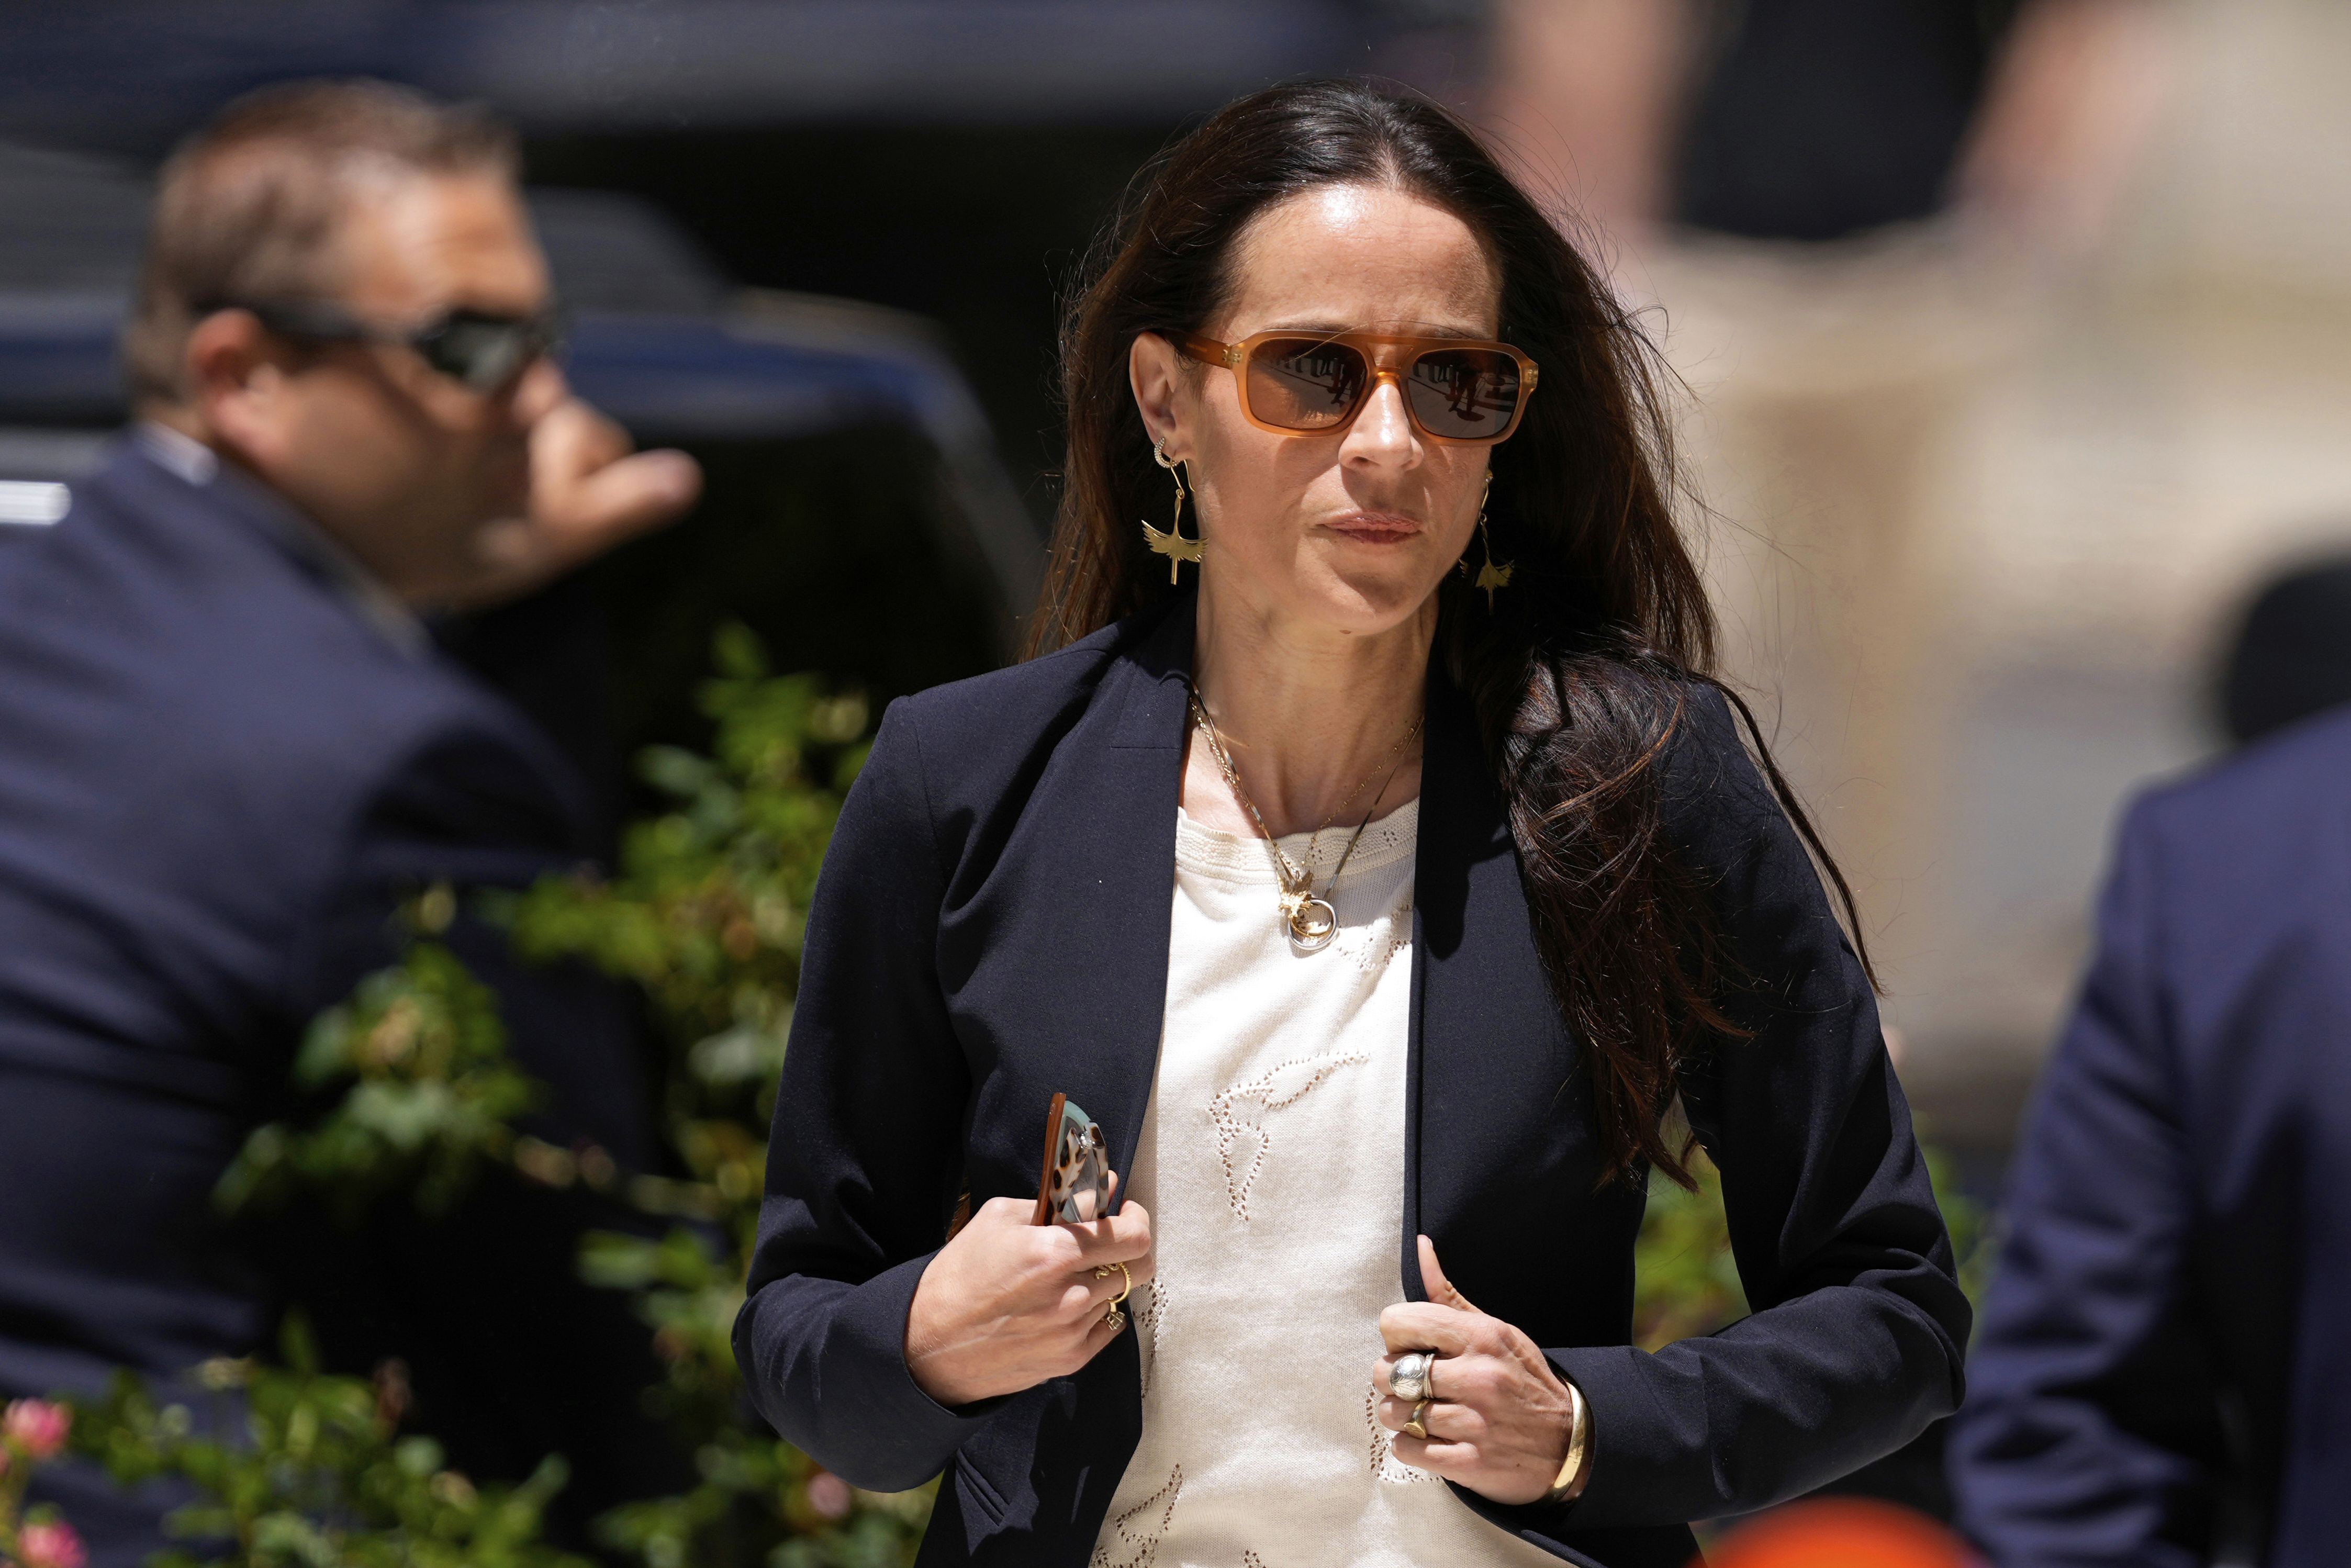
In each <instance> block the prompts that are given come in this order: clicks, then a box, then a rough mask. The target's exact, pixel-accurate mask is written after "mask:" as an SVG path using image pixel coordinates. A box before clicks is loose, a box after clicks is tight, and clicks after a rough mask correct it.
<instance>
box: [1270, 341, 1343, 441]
mask: <svg viewBox="0 0 2351 1568" xmlns="http://www.w3.org/2000/svg"><path fill="white" fill-rule="evenodd" d="M1369 375H1370V371H1369V368H1368V367H1367V366H1366V365H1365V364H1364V356H1363V355H1362V354H1361V353H1359V352H1358V351H1357V350H1353V349H1351V348H1349V347H1347V346H1346V345H1345V344H1344V343H1332V342H1327V341H1325V340H1322V339H1319V338H1275V339H1272V340H1269V341H1266V342H1263V343H1260V344H1259V345H1258V349H1257V351H1256V352H1255V353H1253V354H1251V355H1250V356H1249V412H1250V413H1253V414H1255V415H1257V417H1258V418H1259V419H1261V420H1263V421H1264V422H1265V423H1268V424H1271V425H1278V426H1280V428H1281V429H1283V430H1310V431H1311V430H1330V429H1332V428H1334V427H1336V426H1338V425H1341V424H1343V423H1346V421H1347V417H1348V416H1349V415H1350V414H1352V413H1354V412H1355V404H1356V403H1357V402H1361V401H1362V399H1363V395H1364V382H1365V381H1366V380H1367V379H1369Z"/></svg>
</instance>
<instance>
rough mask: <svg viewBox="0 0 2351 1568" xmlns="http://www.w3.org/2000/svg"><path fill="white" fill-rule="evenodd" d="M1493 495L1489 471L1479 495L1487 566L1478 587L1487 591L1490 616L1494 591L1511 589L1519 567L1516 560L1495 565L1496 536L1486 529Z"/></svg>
mask: <svg viewBox="0 0 2351 1568" xmlns="http://www.w3.org/2000/svg"><path fill="white" fill-rule="evenodd" d="M1493 493H1494V476H1493V472H1492V471H1491V470H1490V469H1489V470H1488V472H1487V475H1486V487H1485V489H1483V490H1481V491H1479V493H1478V537H1479V538H1481V539H1483V540H1484V541H1485V542H1486V565H1485V568H1484V570H1480V571H1479V573H1478V586H1479V587H1480V588H1482V589H1484V590H1485V591H1486V613H1487V614H1489V615H1491V614H1492V613H1493V612H1494V591H1495V590H1496V589H1498V588H1508V587H1510V573H1512V572H1513V571H1516V570H1518V566H1519V563H1518V562H1516V561H1514V560H1506V561H1504V562H1502V564H1501V565H1499V566H1497V565H1495V564H1494V536H1493V533H1492V532H1491V531H1490V530H1489V528H1487V527H1486V497H1489V496H1491V495H1492V494H1493ZM1462 565H1463V569H1464V570H1467V569H1468V562H1467V561H1464V562H1463V563H1462Z"/></svg>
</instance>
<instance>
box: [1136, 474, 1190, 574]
mask: <svg viewBox="0 0 2351 1568" xmlns="http://www.w3.org/2000/svg"><path fill="white" fill-rule="evenodd" d="M1151 460H1152V461H1153V462H1155V463H1156V464H1158V465H1159V466H1161V467H1162V468H1165V469H1166V470H1167V472H1168V473H1170V474H1172V475H1174V476H1175V516H1174V517H1170V518H1169V519H1168V521H1167V531H1166V532H1165V533H1162V532H1160V531H1159V530H1158V529H1157V528H1153V527H1152V526H1151V525H1150V524H1149V523H1148V522H1146V523H1144V525H1143V542H1144V544H1146V545H1149V546H1150V547H1151V553H1152V554H1154V555H1164V556H1165V557H1166V558H1167V580H1168V581H1170V582H1174V581H1175V574H1176V573H1177V572H1178V571H1180V570H1183V566H1184V563H1185V562H1186V561H1187V560H1188V561H1190V562H1191V563H1192V564H1193V565H1194V566H1197V565H1199V564H1200V550H1201V541H1200V540H1198V539H1196V538H1193V539H1187V538H1185V537H1184V497H1186V495H1188V494H1190V492H1189V491H1187V490H1186V489H1185V488H1184V462H1183V459H1182V458H1180V457H1170V456H1168V455H1167V443H1165V441H1157V442H1154V443H1153V444H1152V446H1151Z"/></svg>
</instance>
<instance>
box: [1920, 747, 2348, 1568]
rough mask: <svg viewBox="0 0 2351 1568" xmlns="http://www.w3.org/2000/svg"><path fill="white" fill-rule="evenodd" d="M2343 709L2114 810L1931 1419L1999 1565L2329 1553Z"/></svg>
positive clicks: (2344, 1289) (2341, 1450) (2341, 1296)
mask: <svg viewBox="0 0 2351 1568" xmlns="http://www.w3.org/2000/svg"><path fill="white" fill-rule="evenodd" d="M2346 779H2351V716H2335V717H2331V718H2324V719H2318V720H2314V721H2313V722H2311V723H2309V724H2307V725H2304V726H2302V727H2297V728H2295V729H2292V730H2288V731H2285V732H2283V734H2281V735H2280V736H2279V737H2276V738H2275V739H2273V740H2269V741H2265V742H2263V743H2262V744H2261V745H2260V746H2258V747H2254V748H2253V749H2252V750H2250V751H2248V752H2246V753H2244V754H2242V755H2241V756H2240V757H2238V758H2235V759H2234V760H2232V761H2230V762H2228V763H2227V764H2225V765H2223V766H2221V767H2220V768H2217V769H2214V770H2212V771H2210V772H2208V773H2206V774H2204V775H2203V776H2201V777H2199V778H2196V779H2190V780H2189V781H2187V782H2184V783H2179V784H2176V785H2173V786H2170V787H2168V788H2166V789H2158V790H2157V791H2155V792H2154V793H2152V794H2150V795H2149V796H2147V798H2146V799H2144V800H2140V801H2139V802H2138V803H2137V805H2136V806H2135V807H2134V808H2133V809H2132V810H2131V811H2130V813H2129V815H2128V817H2127V818H2126V821H2125V822H2124V824H2123V829H2122V833H2121V838H2120V841H2119V843H2118V845H2117V847H2116V851H2115V863H2114V870H2113V873H2112V878H2111V880H2110V882H2109V883H2108V885H2107V888H2106V893H2105V902H2104V904H2103V905H2102V907H2101V909H2100V912H2099V916H2098V946H2097V954H2096V957H2095V961H2094V962H2093V964H2092V966H2091V967H2090V970H2089V975H2088V978H2087V980H2086V982H2085V985H2084V987H2083V990H2082V995H2081V999H2080V1003H2079V1005H2078V1007H2077V1009H2076V1010H2075V1013H2074V1019H2073V1021H2072V1023H2071V1025H2070V1026H2069V1027H2068V1029H2067V1030H2066V1031H2065V1034H2064V1039H2063V1040H2062V1041H2061V1042H2060V1043H2059V1045H2058V1047H2057V1050H2056V1052H2055V1053H2054V1055H2053V1056H2052V1058H2051V1059H2050V1061H2049V1065H2048V1067H2047V1069H2046V1070H2045V1071H2044V1072H2043V1078H2042V1083H2041V1087H2040V1089H2039V1091H2038V1092H2037V1099H2036V1105H2035V1108H2034V1111H2033V1113H2032V1119H2031V1121H2030V1123H2029V1124H2028V1128H2027V1132H2026V1134H2025V1137H2024V1140H2023V1143H2022V1147H2021V1148H2020V1149H2019V1151H2018V1154H2017V1156H2016V1162H2015V1166H2014V1167H2013V1170H2012V1172H2011V1177H2010V1183H2009V1198H2008V1206H2007V1213H2008V1239H2007V1241H2006V1243H2005V1245H2004V1247H2003V1249H2002V1251H2001V1268H2000V1273H1999V1276H1998V1278H1997V1279H1996V1280H1995V1281H1994V1283H1993V1286H1992V1291H1991V1300H1990V1301H1989V1302H1988V1303H1987V1304H1986V1307H1985V1314H1984V1333H1983V1337H1982V1340H1981V1342H1980V1343H1979V1344H1978V1346H1977V1348H1976V1353H1975V1358H1974V1363H1973V1365H1974V1383H1975V1392H1974V1396H1973V1397H1971V1398H1970V1401H1969V1404H1968V1407H1967V1408H1966V1409H1965V1410H1964V1411H1962V1412H1961V1413H1960V1416H1959V1419H1958V1420H1957V1421H1956V1422H1954V1423H1953V1430H1952V1448H1951V1460H1952V1479H1953V1482H1954V1490H1956V1492H1957V1494H1958V1498H1959V1510H1960V1513H1959V1518H1960V1522H1961V1524H1962V1526H1963V1527H1964V1528H1965V1529H1966V1530H1967V1531H1968V1532H1969V1533H1970V1534H1971V1535H1973V1536H1974V1537H1975V1538H1976V1539H1977V1540H1978V1541H1979V1542H1982V1544H1983V1545H1984V1547H1985V1548H1986V1550H1987V1551H1988V1552H1990V1553H1991V1556H1992V1558H1993V1560H1994V1561H1996V1562H1998V1563H2003V1564H2028V1563H2029V1564H2041V1563H2129V1564H2132V1565H2133V1568H2174V1565H2177V1568H2188V1565H2189V1564H2196V1565H2198V1568H2201V1565H2202V1564H2203V1563H2207V1562H2210V1561H2211V1556H2212V1552H2213V1548H2214V1546H2215V1545H2216V1537H2218V1536H2220V1535H2221V1534H2223V1533H2225V1534H2227V1535H2229V1536H2233V1537H2236V1538H2238V1540H2239V1542H2244V1541H2245V1540H2246V1538H2249V1537H2252V1538H2263V1537H2265V1538H2266V1552H2265V1553H2264V1552H2263V1551H2262V1541H2261V1540H2260V1539H2253V1540H2252V1542H2251V1545H2252V1555H2251V1556H2250V1557H2249V1558H2248V1559H2247V1560H2248V1561H2254V1562H2260V1563H2267V1564H2272V1565H2274V1568H2300V1565H2303V1564H2309V1565H2311V1568H2319V1565H2322V1564H2323V1565H2325V1568H2335V1564H2338V1563H2342V1562H2343V1561H2344V1560H2345V1557H2346V1554H2351V1544H2346V1543H2351V1443H2346V1436H2345V1435H2346V1432H2351V1334H2346V1333H2345V1332H2344V1327H2343V1321H2342V1315H2341V1314H2342V1313H2343V1312H2344V1309H2345V1304H2346V1302H2351V1252H2346V1244H2347V1243H2351V795H2346V782H2345V781H2346Z"/></svg>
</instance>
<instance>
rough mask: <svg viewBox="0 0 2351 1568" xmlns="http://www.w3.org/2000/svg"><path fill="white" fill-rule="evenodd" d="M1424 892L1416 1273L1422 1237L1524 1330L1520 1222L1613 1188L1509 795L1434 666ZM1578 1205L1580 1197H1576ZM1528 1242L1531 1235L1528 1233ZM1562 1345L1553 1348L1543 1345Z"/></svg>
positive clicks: (1412, 1266)
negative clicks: (1595, 1144) (1531, 905)
mask: <svg viewBox="0 0 2351 1568" xmlns="http://www.w3.org/2000/svg"><path fill="white" fill-rule="evenodd" d="M1427 733H1428V741H1427V746H1426V751H1425V753H1424V757H1425V760H1424V761H1423V763H1422V772H1421V810H1420V842H1419V847H1418V858H1417V862H1416V867H1415V875H1416V884H1415V890H1414V896H1413V981H1414V1008H1413V1013H1412V1023H1411V1038H1410V1047H1409V1051H1408V1055H1407V1066H1406V1069H1405V1071H1406V1073H1407V1074H1408V1098H1407V1101H1406V1104H1407V1107H1408V1108H1407V1111H1406V1113H1405V1114H1406V1124H1405V1148H1406V1150H1407V1151H1408V1155H1407V1158H1406V1160H1405V1227H1404V1237H1403V1248H1404V1257H1403V1272H1404V1284H1405V1293H1406V1295H1407V1296H1409V1297H1411V1298H1412V1299H1413V1300H1416V1301H1419V1300H1425V1299H1426V1286H1425V1284H1424V1282H1423V1281H1422V1280H1421V1275H1420V1259H1419V1250H1418V1248H1417V1246H1416V1241H1415V1239H1416V1237H1417V1236H1423V1235H1426V1236H1427V1237H1429V1238H1430V1239H1432V1240H1433V1241H1435V1242H1436V1244H1437V1253H1438V1257H1439V1259H1440V1260H1442V1261H1443V1262H1444V1264H1445V1270H1446V1274H1447V1278H1449V1279H1451V1280H1452V1281H1454V1282H1455V1283H1456V1284H1458V1285H1459V1286H1460V1287H1461V1289H1462V1290H1463V1291H1464V1292H1465V1293H1466V1294H1468V1296H1469V1297H1470V1299H1472V1300H1473V1301H1476V1302H1477V1303H1478V1304H1479V1306H1480V1307H1481V1308H1483V1309H1484V1310H1486V1311H1487V1312H1493V1313H1495V1314H1496V1315H1498V1316H1502V1317H1506V1318H1510V1320H1511V1321H1513V1322H1520V1321H1521V1320H1522V1316H1523V1314H1524V1313H1526V1312H1529V1311H1531V1308H1530V1307H1528V1306H1526V1305H1523V1304H1520V1302H1519V1301H1517V1300H1515V1298H1518V1297H1520V1296H1521V1294H1522V1293H1523V1291H1524V1288H1528V1287H1531V1286H1532V1285H1533V1283H1534V1281H1533V1279H1532V1277H1531V1275H1529V1274H1528V1272H1527V1271H1526V1270H1525V1269H1524V1268H1523V1267H1522V1266H1521V1260H1525V1259H1526V1258H1527V1257H1528V1256H1529V1254H1530V1253H1531V1251H1532V1250H1534V1249H1532V1248H1531V1247H1530V1245H1529V1239H1528V1238H1526V1237H1525V1236H1524V1235H1523V1233H1522V1232H1521V1231H1518V1230H1517V1229H1516V1228H1517V1227H1519V1226H1520V1225H1521V1223H1522V1221H1523V1218H1524V1216H1525V1215H1526V1214H1527V1213H1528V1212H1531V1199H1532V1198H1533V1197H1535V1196H1536V1194H1537V1193H1538V1192H1539V1191H1542V1190H1544V1189H1546V1188H1549V1187H1551V1186H1552V1184H1554V1183H1557V1184H1563V1188H1564V1189H1568V1190H1572V1191H1573V1194H1574V1197H1575V1198H1582V1197H1584V1196H1585V1195H1588V1194H1589V1193H1590V1192H1591V1191H1592V1188H1593V1185H1594V1184H1595V1183H1596V1180H1597V1174H1598V1173H1597V1166H1595V1165H1593V1149H1592V1144H1591V1138H1590V1134H1589V1125H1590V1122H1589V1113H1588V1105H1589V1093H1588V1091H1587V1089H1586V1088H1585V1085H1584V1079H1583V1071H1582V1070H1581V1067H1580V1065H1579V1060H1578V1059H1579V1055H1580V1053H1579V1051H1577V1049H1576V1047H1575V1044H1574V1041H1573V1038H1572V1037H1571V1035H1570V1032H1569V1030H1568V1029H1567V1026H1566V1024H1565V1021H1564V1020H1563V1019H1562V1017H1561V1015H1560V1011H1559V1008H1558V1005H1557V1003H1556V1002H1555V1001H1554V1000H1553V998H1552V992H1551V988H1550V985H1549V983H1548V982H1547V980H1546V979H1545V977H1544V975H1543V970H1542V963H1541V956H1540V955H1539V953H1538V952H1537V950H1536V947H1535V937H1534V928H1533V925H1532V923H1531V919H1530V917H1529V915H1528V910H1527V900H1526V893H1525V890H1524V887H1523V885H1522V884H1521V883H1520V875H1519V861H1518V852H1517V848H1516V846H1515V844H1514V842H1513V841H1512V839H1511V836H1510V821H1509V816H1508V812H1507V809H1506V804H1505V801H1504V800H1503V796H1502V791H1501V789H1500V786H1499V784H1498V783H1497V782H1496V780H1495V779H1494V776H1493V773H1492V770H1491V768H1489V765H1488V763H1487V759H1486V752H1485V747H1484V745H1483V743H1482V742H1481V741H1480V739H1479V736H1478V732H1477V727H1476V724H1475V721H1474V718H1473V716H1472V715H1471V713H1470V709H1469V705H1468V700H1467V699H1466V698H1465V697H1464V696H1463V695H1461V693H1460V692H1459V691H1458V690H1457V689H1456V688H1455V686H1454V685H1453V684H1452V682H1451V681H1450V680H1448V679H1447V678H1446V676H1445V675H1444V674H1443V673H1442V672H1441V671H1440V670H1437V669H1435V668H1432V669H1431V671H1430V674H1429V684H1428V731H1427ZM1570 1202H1571V1207H1573V1199H1571V1200H1570ZM1514 1236H1515V1238H1516V1239H1512V1238H1513V1237H1514ZM1539 1343H1548V1342H1539Z"/></svg>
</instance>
